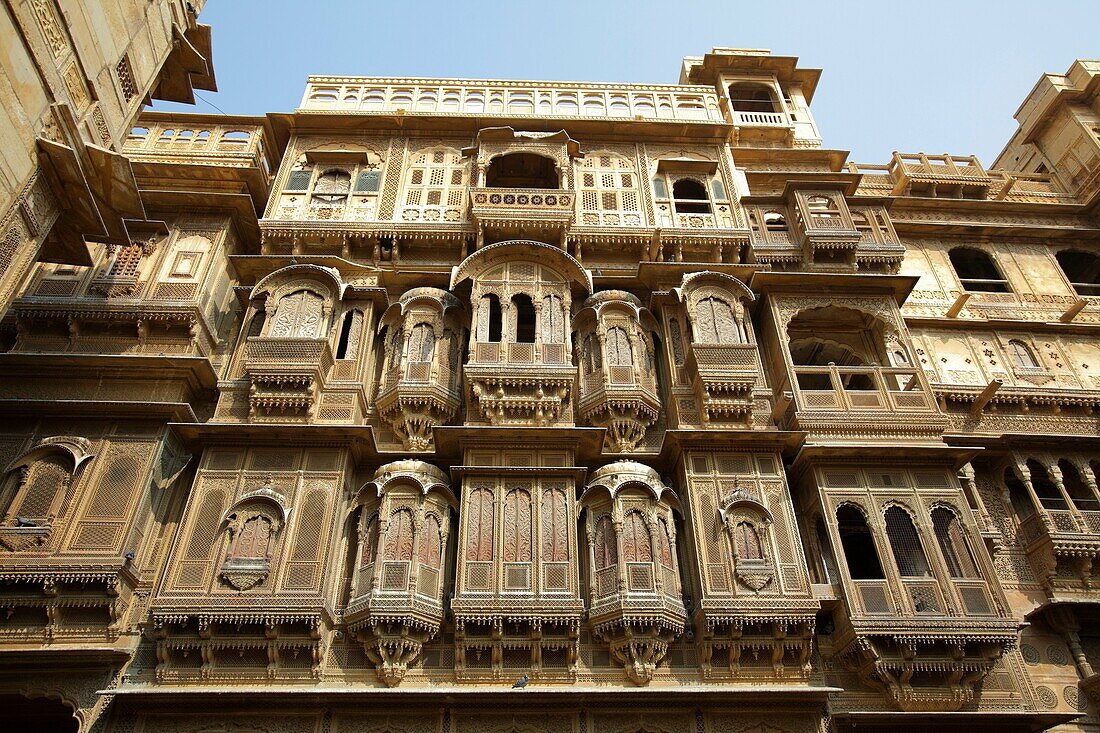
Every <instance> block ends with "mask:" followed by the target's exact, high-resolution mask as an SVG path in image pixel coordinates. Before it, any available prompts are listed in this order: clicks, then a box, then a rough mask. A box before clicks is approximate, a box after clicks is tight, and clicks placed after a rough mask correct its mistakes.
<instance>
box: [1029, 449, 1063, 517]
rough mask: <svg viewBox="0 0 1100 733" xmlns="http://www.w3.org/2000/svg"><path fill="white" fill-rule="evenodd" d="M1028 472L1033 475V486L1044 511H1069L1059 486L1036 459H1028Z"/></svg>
mask: <svg viewBox="0 0 1100 733" xmlns="http://www.w3.org/2000/svg"><path fill="white" fill-rule="evenodd" d="M1027 470H1028V473H1030V474H1031V486H1032V488H1034V489H1035V495H1036V496H1038V497H1039V503H1040V504H1042V505H1043V508H1044V509H1050V510H1054V511H1058V510H1063V509H1069V507H1067V506H1066V500H1065V499H1064V498H1063V497H1062V492H1061V491H1059V490H1058V486H1057V485H1056V484H1055V483H1054V481H1053V480H1052V479H1051V478H1050V474H1049V473H1047V469H1046V467H1045V466H1044V465H1043V464H1041V463H1039V462H1038V461H1037V460H1035V459H1034V458H1031V459H1028V462H1027Z"/></svg>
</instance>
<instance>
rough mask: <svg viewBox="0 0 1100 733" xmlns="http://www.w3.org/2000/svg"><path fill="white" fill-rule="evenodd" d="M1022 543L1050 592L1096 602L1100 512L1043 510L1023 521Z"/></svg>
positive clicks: (1064, 596)
mask: <svg viewBox="0 0 1100 733" xmlns="http://www.w3.org/2000/svg"><path fill="white" fill-rule="evenodd" d="M1017 534H1018V537H1019V540H1020V544H1021V545H1022V546H1023V547H1024V549H1025V551H1026V552H1027V554H1028V557H1030V558H1031V559H1032V560H1033V561H1034V562H1035V563H1036V565H1037V566H1038V567H1041V568H1047V569H1048V572H1046V573H1045V574H1043V575H1042V576H1041V577H1040V578H1039V582H1040V583H1042V585H1043V586H1044V588H1045V589H1046V591H1047V593H1048V594H1050V595H1051V596H1056V597H1058V598H1066V597H1067V596H1068V597H1071V598H1073V599H1075V600H1077V599H1081V597H1082V596H1084V597H1086V598H1087V599H1088V600H1090V601H1094V600H1095V599H1096V591H1095V587H1096V584H1097V578H1096V576H1097V572H1098V571H1100V562H1098V560H1100V511H1088V510H1081V509H1077V508H1074V509H1046V508H1044V509H1042V510H1041V511H1039V512H1037V513H1035V514H1033V515H1031V516H1030V517H1028V518H1027V519H1024V520H1023V521H1022V522H1021V523H1020V529H1019V530H1018V533H1017Z"/></svg>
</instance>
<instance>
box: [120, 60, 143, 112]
mask: <svg viewBox="0 0 1100 733" xmlns="http://www.w3.org/2000/svg"><path fill="white" fill-rule="evenodd" d="M115 74H116V75H117V76H118V88H119V89H121V90H122V97H123V99H125V100H126V103H127V104H129V103H130V101H131V100H132V99H133V98H134V97H136V96H137V94H138V88H137V82H135V81H134V69H133V67H132V66H131V65H130V57H129V56H127V55H123V56H122V58H121V59H119V62H118V65H117V66H115Z"/></svg>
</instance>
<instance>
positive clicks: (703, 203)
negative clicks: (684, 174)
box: [672, 178, 710, 214]
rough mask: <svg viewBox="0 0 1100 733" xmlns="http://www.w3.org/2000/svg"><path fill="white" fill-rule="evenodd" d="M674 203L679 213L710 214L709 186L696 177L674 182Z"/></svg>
mask: <svg viewBox="0 0 1100 733" xmlns="http://www.w3.org/2000/svg"><path fill="white" fill-rule="evenodd" d="M672 204H673V206H674V207H675V208H676V213H678V214H709V213H710V196H709V195H708V194H707V187H706V186H704V185H703V184H702V183H700V182H699V181H697V180H695V179H694V178H681V179H680V180H678V181H676V182H675V183H673V184H672Z"/></svg>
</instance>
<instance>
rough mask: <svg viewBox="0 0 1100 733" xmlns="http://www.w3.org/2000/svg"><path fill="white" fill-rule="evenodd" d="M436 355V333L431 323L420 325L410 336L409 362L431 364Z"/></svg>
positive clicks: (416, 326)
mask: <svg viewBox="0 0 1100 733" xmlns="http://www.w3.org/2000/svg"><path fill="white" fill-rule="evenodd" d="M433 354H435V331H434V330H433V329H432V326H431V324H429V323H418V324H416V325H415V326H413V328H412V333H411V334H410V336H409V361H415V362H430V361H431V360H432V355H433Z"/></svg>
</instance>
